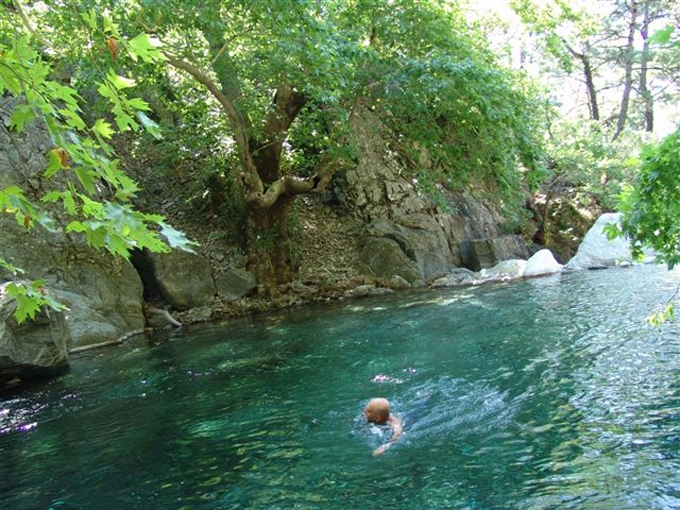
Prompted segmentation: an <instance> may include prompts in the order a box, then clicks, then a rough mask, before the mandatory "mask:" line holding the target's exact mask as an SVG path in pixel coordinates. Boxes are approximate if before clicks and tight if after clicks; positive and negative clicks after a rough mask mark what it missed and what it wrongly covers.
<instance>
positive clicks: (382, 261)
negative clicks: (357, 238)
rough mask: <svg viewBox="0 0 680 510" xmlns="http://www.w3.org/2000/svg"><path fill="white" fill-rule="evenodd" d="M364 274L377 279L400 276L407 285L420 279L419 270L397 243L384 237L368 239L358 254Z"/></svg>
mask: <svg viewBox="0 0 680 510" xmlns="http://www.w3.org/2000/svg"><path fill="white" fill-rule="evenodd" d="M359 262H360V263H361V264H362V266H363V267H362V269H363V271H364V272H366V273H369V274H372V275H374V276H376V277H378V278H386V279H391V278H392V277H393V276H395V275H396V276H400V277H401V278H403V279H404V280H406V281H407V282H409V283H412V282H415V281H416V280H419V279H421V278H422V277H421V273H420V269H419V268H418V266H417V264H416V263H415V261H413V260H411V259H410V258H409V257H408V256H407V255H406V254H405V253H404V251H403V250H402V248H401V246H400V245H399V243H397V241H394V240H393V239H389V238H386V237H369V238H368V239H366V240H365V242H364V246H363V248H362V249H361V250H360V252H359Z"/></svg>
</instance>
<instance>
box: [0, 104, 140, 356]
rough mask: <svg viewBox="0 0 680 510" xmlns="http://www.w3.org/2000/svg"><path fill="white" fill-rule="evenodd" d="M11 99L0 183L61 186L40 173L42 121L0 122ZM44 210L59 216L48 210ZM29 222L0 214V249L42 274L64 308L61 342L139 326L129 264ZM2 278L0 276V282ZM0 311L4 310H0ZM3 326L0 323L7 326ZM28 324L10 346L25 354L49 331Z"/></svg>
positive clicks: (0, 141) (32, 191) (46, 144)
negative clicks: (29, 227)
mask: <svg viewBox="0 0 680 510" xmlns="http://www.w3.org/2000/svg"><path fill="white" fill-rule="evenodd" d="M14 104H15V103H14V102H13V100H10V99H7V98H5V99H2V100H1V101H0V184H1V186H2V187H5V186H10V185H12V184H18V185H20V186H21V187H22V188H23V189H24V190H25V191H26V193H27V194H28V195H29V196H30V195H34V196H39V195H40V194H41V193H42V192H45V191H49V190H50V189H54V187H55V186H63V184H64V178H65V177H63V176H61V177H60V176H59V174H58V175H57V176H56V177H55V178H53V179H50V180H46V179H44V178H43V176H42V173H43V171H44V169H45V166H46V155H47V154H48V151H49V150H50V148H51V142H50V138H49V136H48V134H47V133H46V130H45V129H44V127H43V126H42V125H41V124H40V123H39V122H34V123H32V124H30V125H27V126H26V127H25V128H24V130H23V131H22V132H21V133H17V132H15V131H12V130H10V129H9V128H8V125H9V120H8V119H9V117H10V115H11V112H12V110H13V108H14ZM51 212H52V213H53V214H54V215H55V216H58V214H59V212H58V210H56V209H54V210H52V211H51ZM36 228H37V229H38V231H37V232H28V231H26V230H25V229H24V228H22V227H21V226H19V225H17V223H16V221H15V220H14V218H13V217H12V216H11V215H9V214H0V232H1V233H2V235H0V253H1V254H2V256H3V257H4V258H5V260H7V261H8V262H10V263H11V264H13V265H15V266H17V267H20V268H22V269H24V270H25V271H26V274H27V275H29V276H30V278H31V279H39V278H42V279H44V281H45V285H46V286H47V287H48V288H49V289H50V290H51V291H52V292H53V293H54V296H55V298H56V299H57V300H59V301H61V302H62V303H64V304H65V305H67V306H68V308H69V309H68V310H67V311H66V312H65V313H64V321H65V327H66V329H67V330H68V335H67V337H66V344H67V347H68V348H70V347H76V346H82V345H87V344H93V343H99V342H103V341H107V340H113V339H116V338H119V337H121V336H124V335H126V334H129V333H131V332H133V331H139V330H141V329H142V328H143V327H144V315H143V310H142V305H143V303H142V283H141V280H140V279H139V276H138V274H137V272H136V271H135V269H134V268H133V267H132V265H131V264H130V263H129V262H127V261H126V260H120V259H114V258H113V257H111V256H109V255H108V254H105V253H100V252H96V251H95V250H92V249H91V248H89V247H88V246H87V245H86V244H85V242H84V240H82V239H80V238H79V237H77V236H72V235H67V234H65V233H64V232H63V231H58V232H56V233H50V232H48V231H46V230H42V229H41V228H40V227H36ZM8 276H9V275H7V274H0V280H2V279H6V278H7V277H8ZM3 314H4V316H7V315H6V313H5V310H4V308H3ZM9 324H10V323H8V322H5V323H4V327H5V328H10V329H11V328H12V326H11V325H9ZM33 327H34V328H35V329H34V330H32V333H31V335H28V336H27V337H25V338H24V337H22V338H21V341H20V342H19V343H18V344H17V348H20V346H23V347H24V348H25V349H26V352H27V353H31V352H34V351H35V350H36V349H38V350H40V349H42V347H39V346H35V345H31V342H32V339H37V338H39V337H40V334H38V331H42V335H44V337H45V338H50V337H51V335H52V334H53V332H52V330H51V326H50V324H49V323H47V322H44V321H41V322H38V323H36V324H34V325H33ZM27 356H28V357H31V355H30V354H27ZM19 358H20V357H19ZM53 359H55V361H56V360H59V362H61V360H60V358H59V357H54V358H53Z"/></svg>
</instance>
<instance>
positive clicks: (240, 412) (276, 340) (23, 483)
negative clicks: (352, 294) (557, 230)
mask: <svg viewBox="0 0 680 510" xmlns="http://www.w3.org/2000/svg"><path fill="white" fill-rule="evenodd" d="M679 282H680V272H678V271H674V272H672V273H670V272H667V271H666V270H665V269H663V268H654V267H641V268H634V269H610V270H607V271H594V272H591V271H587V272H581V273H570V274H563V275H556V276H551V277H547V278H541V279H532V280H527V281H523V282H517V283H513V284H499V285H496V284H494V285H487V286H481V287H475V288H460V289H454V290H447V291H440V292H433V291H423V292H417V293H404V294H398V295H396V296H392V297H388V298H381V299H370V300H360V301H353V302H346V303H342V304H340V305H334V306H329V307H324V308H313V307H310V308H305V309H300V310H295V311H293V312H289V313H282V314H275V315H269V316H265V317H259V318H257V319H244V320H237V321H233V322H230V323H228V324H221V325H208V326H200V327H192V328H185V329H182V330H178V331H174V332H172V333H171V334H169V335H168V336H167V337H166V338H161V337H159V336H156V337H155V338H154V343H152V344H149V343H148V342H147V341H146V340H144V339H137V340H134V341H132V342H128V343H126V344H125V345H122V346H118V347H114V348H109V349H106V350H100V351H95V352H90V353H87V354H82V355H79V356H76V357H74V359H73V367H72V369H71V371H70V372H69V373H68V374H66V375H64V376H62V377H60V378H58V379H55V380H52V381H50V382H48V383H43V384H39V385H35V386H34V387H32V388H30V389H27V390H25V391H22V392H21V393H20V394H18V395H13V396H11V397H10V396H7V395H5V396H4V397H0V459H1V461H0V502H1V504H0V506H1V507H2V508H7V509H29V508H30V509H48V508H54V509H76V508H78V509H180V508H187V509H226V508H229V509H231V508H234V509H237V508H242V509H259V508H265V509H269V508H271V509H276V508H280V509H288V508H300V509H307V508H309V509H317V508H318V509H354V508H369V509H372V508H376V509H377V508H385V507H388V508H408V509H532V510H533V509H677V508H680V331H679V330H680V327H678V323H677V322H675V323H674V324H665V325H664V326H663V327H661V328H658V329H653V328H650V327H649V326H647V325H646V324H645V322H644V318H645V316H646V315H647V314H648V313H649V312H650V311H651V310H652V304H654V303H660V302H662V301H663V300H665V299H667V298H668V297H670V296H671V295H672V294H673V292H675V290H676V288H677V286H678V283H679ZM372 396H385V397H387V398H389V399H390V400H391V401H392V404H393V411H394V412H396V414H399V415H401V416H402V417H403V418H404V428H405V435H404V437H403V439H402V440H400V441H399V442H398V443H396V444H395V445H394V446H393V447H392V448H391V449H390V450H389V451H388V452H387V453H385V454H384V455H383V456H381V457H378V458H374V457H372V455H371V452H372V450H373V449H374V448H375V447H376V446H378V445H379V444H381V442H382V441H384V440H385V439H386V436H387V435H388V434H389V431H385V430H381V429H379V428H377V427H375V426H368V425H366V424H365V423H364V422H363V420H362V407H363V405H364V404H365V402H366V400H367V399H368V398H370V397H372Z"/></svg>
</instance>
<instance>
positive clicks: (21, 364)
mask: <svg viewBox="0 0 680 510" xmlns="http://www.w3.org/2000/svg"><path fill="white" fill-rule="evenodd" d="M6 285H7V284H5V285H4V286H0V383H2V382H4V381H7V380H9V379H13V378H15V377H21V378H26V377H30V376H35V375H43V374H50V373H54V372H59V371H61V370H63V369H64V368H66V367H67V366H68V353H67V345H68V343H69V340H70V338H69V336H70V335H69V329H68V327H67V326H66V321H65V318H64V315H63V314H62V313H60V312H55V311H54V310H49V311H47V310H42V311H40V312H39V313H38V314H37V315H36V317H35V320H33V321H25V322H23V323H22V324H18V323H17V321H16V319H15V318H14V311H15V310H16V307H17V303H16V301H15V300H13V299H9V298H8V297H7V296H6V295H5V293H4V287H6Z"/></svg>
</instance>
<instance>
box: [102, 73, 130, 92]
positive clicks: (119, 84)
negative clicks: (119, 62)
mask: <svg viewBox="0 0 680 510" xmlns="http://www.w3.org/2000/svg"><path fill="white" fill-rule="evenodd" d="M106 79H107V80H108V81H109V83H111V85H113V86H114V87H115V88H116V90H123V89H127V88H130V87H134V86H135V85H136V84H137V82H136V81H135V80H133V79H132V78H126V77H124V76H119V75H117V74H116V73H115V72H114V71H113V69H109V73H108V74H107V75H106Z"/></svg>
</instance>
